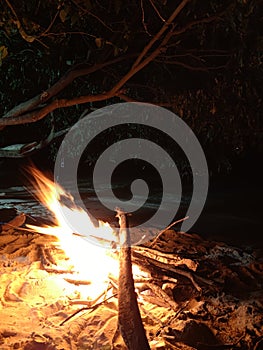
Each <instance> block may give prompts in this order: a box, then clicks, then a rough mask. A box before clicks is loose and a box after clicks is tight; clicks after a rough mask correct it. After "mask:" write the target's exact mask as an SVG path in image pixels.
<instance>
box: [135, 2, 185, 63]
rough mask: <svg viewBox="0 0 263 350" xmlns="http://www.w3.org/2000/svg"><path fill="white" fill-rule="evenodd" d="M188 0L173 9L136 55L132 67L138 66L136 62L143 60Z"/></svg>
mask: <svg viewBox="0 0 263 350" xmlns="http://www.w3.org/2000/svg"><path fill="white" fill-rule="evenodd" d="M188 1H189V0H183V1H182V2H181V3H180V4H179V5H178V6H177V8H176V9H175V10H174V12H173V13H172V15H171V16H170V17H169V19H168V20H167V21H166V22H165V23H164V25H163V26H162V28H161V29H160V30H159V32H158V33H157V34H156V35H155V36H154V37H153V38H152V40H151V41H150V42H149V43H148V45H146V46H145V48H144V49H143V50H142V52H141V54H140V55H139V56H138V58H137V59H136V61H135V62H134V64H133V66H132V69H134V68H135V67H137V66H138V64H139V63H140V62H141V61H142V60H143V58H144V57H145V56H146V54H147V53H148V52H149V50H150V49H151V48H152V47H153V45H154V44H155V43H156V42H157V41H158V40H159V39H160V38H161V37H162V35H163V34H164V33H165V31H166V30H167V28H168V27H169V26H170V25H171V24H172V23H173V21H174V20H175V18H176V17H177V16H178V15H179V13H180V12H181V11H182V9H183V8H184V7H185V6H186V4H187V3H188Z"/></svg>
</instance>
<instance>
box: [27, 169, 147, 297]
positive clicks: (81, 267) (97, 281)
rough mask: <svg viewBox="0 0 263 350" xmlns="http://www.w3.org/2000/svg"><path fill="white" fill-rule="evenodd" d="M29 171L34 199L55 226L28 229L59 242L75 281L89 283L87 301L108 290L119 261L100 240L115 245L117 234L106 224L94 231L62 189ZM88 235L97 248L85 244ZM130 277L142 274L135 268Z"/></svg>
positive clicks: (33, 170) (90, 244)
mask: <svg viewBox="0 0 263 350" xmlns="http://www.w3.org/2000/svg"><path fill="white" fill-rule="evenodd" d="M29 171H30V175H32V176H33V177H32V179H31V180H30V181H31V183H32V185H33V187H34V189H35V193H34V195H35V197H36V198H37V199H38V200H39V201H40V202H41V203H42V204H43V205H44V206H46V207H47V208H48V209H49V210H50V211H51V212H52V213H53V215H54V219H53V222H54V225H44V226H34V225H27V227H28V228H29V229H30V230H33V231H35V232H38V233H42V234H46V235H51V236H55V237H56V238H57V239H58V243H57V245H58V246H59V248H61V249H62V250H63V251H64V252H65V255H66V257H68V258H69V260H70V264H71V265H73V269H74V279H76V280H85V281H87V282H90V284H89V285H85V286H84V287H85V295H86V297H87V298H91V299H94V298H96V297H97V296H99V295H100V294H101V293H103V291H105V290H106V289H107V286H108V275H109V274H111V275H113V276H115V277H116V278H117V277H118V260H117V258H116V257H115V256H114V255H113V252H112V250H111V249H109V248H108V249H106V248H104V247H103V239H101V238H102V237H104V238H106V239H107V241H116V233H115V232H114V230H113V229H112V228H111V227H110V225H109V224H108V223H104V222H102V221H99V227H95V226H94V225H93V223H92V221H91V219H90V218H89V216H88V214H87V213H86V211H84V210H83V209H82V208H79V207H77V206H76V205H75V204H74V199H73V198H72V196H71V195H70V194H69V193H67V192H65V191H64V190H63V188H62V187H60V186H59V185H58V184H55V183H54V182H53V181H51V180H50V179H49V178H47V177H46V176H45V175H43V174H42V173H41V172H40V171H39V170H38V169H36V168H34V167H31V168H30V170H29ZM63 198H64V199H65V198H66V199H67V200H66V202H70V206H67V205H66V204H63V201H62V199H63ZM62 207H63V211H62ZM65 217H66V219H65ZM69 222H70V223H73V224H74V222H77V223H78V226H77V227H80V224H81V227H83V229H81V232H73V230H72V228H71V227H70V225H69V224H68V223H69ZM88 235H89V236H90V237H91V238H92V239H93V238H94V237H99V239H98V243H99V244H100V245H96V244H92V243H91V242H90V240H87V239H86V238H85V237H87V236H88ZM105 242H106V241H105ZM133 273H134V274H139V275H141V274H142V272H141V271H140V269H139V267H138V266H136V265H135V266H134V268H133Z"/></svg>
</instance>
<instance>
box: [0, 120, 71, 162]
mask: <svg viewBox="0 0 263 350" xmlns="http://www.w3.org/2000/svg"><path fill="white" fill-rule="evenodd" d="M68 130H69V128H66V129H64V130H60V131H57V132H54V127H53V128H52V129H51V132H50V133H49V135H48V137H47V138H46V139H44V140H41V141H40V142H30V143H26V144H15V145H10V146H7V147H3V148H0V158H25V157H29V156H31V155H32V154H34V153H36V152H38V151H40V150H41V149H43V148H45V147H46V146H48V145H50V144H51V143H52V142H54V141H55V140H56V139H58V138H59V137H60V136H62V135H64V134H65V133H66V132H68Z"/></svg>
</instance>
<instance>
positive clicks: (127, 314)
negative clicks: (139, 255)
mask: <svg viewBox="0 0 263 350" xmlns="http://www.w3.org/2000/svg"><path fill="white" fill-rule="evenodd" d="M117 217H118V218H119V224H120V256H119V259H120V262H119V264H120V265H119V292H118V303H119V304H118V305H119V306H118V323H119V330H120V332H121V335H122V337H123V340H124V342H125V344H126V346H127V347H128V349H129V350H138V349H140V350H150V346H149V343H148V340H147V337H146V334H145V330H144V327H143V324H142V319H141V314H140V310H139V307H138V303H137V297H136V293H135V289H134V279H133V275H132V262H131V247H130V236H129V229H128V228H127V219H126V215H125V213H124V212H122V211H121V210H117Z"/></svg>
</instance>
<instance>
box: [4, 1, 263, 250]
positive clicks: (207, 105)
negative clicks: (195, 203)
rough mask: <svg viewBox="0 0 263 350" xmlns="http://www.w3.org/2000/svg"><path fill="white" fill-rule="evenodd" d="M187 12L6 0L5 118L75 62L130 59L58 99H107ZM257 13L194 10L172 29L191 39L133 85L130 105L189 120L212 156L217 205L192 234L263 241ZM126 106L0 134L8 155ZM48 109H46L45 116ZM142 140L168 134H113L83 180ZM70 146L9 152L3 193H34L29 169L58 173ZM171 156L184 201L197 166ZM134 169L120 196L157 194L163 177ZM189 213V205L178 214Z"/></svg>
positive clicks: (252, 4)
mask: <svg viewBox="0 0 263 350" xmlns="http://www.w3.org/2000/svg"><path fill="white" fill-rule="evenodd" d="M179 4H180V1H171V2H170V1H165V0H163V1H161V0H152V1H142V2H141V1H129V2H128V3H126V4H125V6H124V4H123V3H122V2H121V1H119V0H114V1H92V0H90V1H80V0H75V1H45V2H41V1H34V0H30V1H18V0H15V1H13V2H12V4H11V5H10V3H9V2H8V1H2V2H1V4H0V98H1V105H0V115H1V116H2V118H3V117H4V115H5V114H6V113H7V112H8V111H10V110H11V109H12V108H13V107H15V106H17V105H19V104H20V103H22V102H25V101H28V100H29V99H30V98H32V97H33V96H36V95H37V94H39V93H42V92H44V91H45V90H46V89H47V88H49V87H50V86H52V85H53V84H55V83H56V82H57V81H58V80H59V78H60V77H62V76H63V75H64V74H65V73H66V72H67V71H68V70H69V69H74V67H75V66H76V65H79V64H83V65H85V67H86V66H92V65H96V64H100V63H103V62H107V61H109V60H111V59H114V58H116V57H122V56H123V57H124V59H123V60H122V61H120V62H119V63H118V64H115V65H111V66H109V67H106V68H104V69H100V70H98V71H96V72H95V73H94V74H89V75H86V76H85V75H84V76H81V77H79V78H77V79H75V80H74V81H73V82H72V83H71V84H70V85H69V86H67V87H65V89H62V91H61V92H60V93H59V94H57V95H56V96H53V98H52V100H54V99H62V98H64V99H68V100H71V99H72V98H74V97H77V96H82V95H96V94H100V93H102V92H105V91H108V90H110V89H111V88H112V87H113V86H114V84H116V83H117V82H118V81H119V80H120V79H121V78H122V77H123V76H124V75H125V74H126V73H127V71H128V70H129V68H130V67H131V65H132V63H133V61H134V59H135V57H137V56H138V55H139V54H140V52H141V51H142V49H143V48H144V47H145V46H146V45H147V43H149V41H150V40H151V39H152V38H153V37H154V35H155V34H156V33H157V32H158V30H159V29H160V28H161V27H162V25H163V23H164V22H163V19H167V18H169V16H170V15H171V13H172V12H173V10H174V9H175V8H176V6H178V5H179ZM260 5H262V2H261V1H256V0H255V1H241V0H240V1H236V0H228V1H221V2H218V1H202V2H200V1H199V2H198V1H190V2H189V4H187V6H186V7H185V8H184V9H183V10H182V11H181V12H180V14H179V15H178V17H177V18H176V20H175V23H174V25H175V26H176V29H178V30H179V32H180V29H184V28H185V30H181V33H179V34H177V35H175V36H174V37H173V38H172V40H171V41H170V42H169V43H168V44H167V45H166V46H165V47H164V48H163V50H162V51H161V53H160V54H159V56H158V57H156V58H155V59H154V60H153V61H152V62H151V63H150V64H149V65H147V66H146V67H144V68H143V69H142V70H140V71H139V72H138V73H137V74H136V75H134V76H133V77H131V79H129V80H128V81H127V83H126V84H125V86H124V88H125V90H124V93H125V95H126V97H128V98H130V99H133V100H136V101H141V102H149V103H154V104H157V105H161V106H164V107H165V108H168V109H170V110H171V111H173V112H174V113H176V114H177V115H178V116H180V117H181V118H182V119H183V120H184V121H185V122H186V123H187V124H188V125H189V126H190V127H191V128H192V130H193V131H194V133H195V134H196V136H197V137H198V139H199V141H200V143H201V145H202V147H203V149H204V152H205V155H206V157H207V162H208V166H209V172H210V189H209V196H208V200H207V204H206V207H205V209H204V212H203V214H202V216H201V218H200V219H199V221H198V222H197V224H196V225H195V227H193V229H192V231H193V232H198V233H199V234H201V235H204V236H206V237H209V238H220V239H224V240H228V241H233V242H235V243H238V244H241V245H242V244H244V245H249V244H254V245H257V244H262V238H261V232H262V227H261V213H262V204H261V203H262V194H263V191H262V170H261V168H262V135H263V133H262V131H263V130H262V86H263V84H262V48H263V39H262V38H263V36H262V23H261V22H262V14H261V12H260ZM208 19H209V20H208ZM18 22H19V23H20V27H19V26H18V25H17V23H18ZM191 23H192V25H189V24H191ZM21 27H22V28H23V31H22V30H21ZM157 45H158V43H156V45H155V46H153V48H152V50H154V48H155V47H156V46H157ZM120 101H125V99H124V100H122V99H121V98H119V97H116V96H115V97H113V98H106V97H105V100H103V101H100V102H90V103H85V104H77V105H73V106H71V107H68V108H60V109H57V110H55V111H53V112H52V113H48V114H47V115H46V116H45V117H44V118H43V119H42V120H39V121H36V122H34V123H26V124H24V123H21V124H19V125H11V126H7V127H5V128H2V130H1V131H0V148H1V149H3V148H4V147H6V146H8V145H13V144H19V143H22V144H23V143H31V142H40V141H41V140H42V139H43V138H45V137H46V136H47V135H48V134H49V132H50V129H51V126H52V124H54V127H55V130H56V131H59V130H63V129H65V128H67V127H69V126H71V125H73V124H74V123H75V122H76V121H77V120H78V119H79V117H80V115H81V113H82V112H83V111H84V110H86V111H87V113H88V112H91V111H93V110H95V109H97V108H100V107H103V106H106V105H108V104H112V103H116V102H120ZM41 108H42V106H37V107H36V111H38V110H39V109H41ZM22 114H23V113H22ZM0 127H1V124H0ZM134 135H135V136H136V137H138V136H140V137H146V138H147V137H148V138H149V139H151V138H152V139H154V141H156V142H158V143H159V144H163V143H167V140H165V139H164V138H163V137H162V136H160V135H157V136H155V135H154V136H153V135H151V134H149V131H147V130H146V129H144V128H141V127H138V128H135V129H133V130H130V129H129V131H128V132H127V130H126V131H124V130H121V129H116V130H109V131H108V133H107V134H106V135H104V137H103V138H102V139H101V140H97V142H94V144H93V145H92V146H91V147H90V148H89V149H88V150H87V151H86V152H85V154H84V155H83V157H82V162H81V166H80V171H79V176H80V178H83V177H87V179H86V180H87V181H89V180H90V179H89V171H90V170H91V169H92V165H93V164H94V162H95V161H96V157H97V155H98V154H99V153H100V151H101V148H105V147H107V145H110V144H111V143H113V142H114V141H117V140H120V139H122V138H126V137H133V136H134ZM61 140H62V137H59V138H56V139H54V140H53V142H52V143H51V144H49V145H47V146H46V147H45V148H43V149H41V150H40V151H38V152H37V153H35V154H32V155H30V157H25V158H21V159H19V158H10V157H8V156H6V155H5V154H4V153H3V152H2V153H0V154H1V159H0V181H1V186H0V187H1V191H3V192H4V189H6V188H8V187H10V186H15V185H18V184H20V185H21V184H23V185H24V184H26V179H25V177H23V176H22V175H21V170H22V169H23V168H24V167H25V166H26V165H28V164H29V161H33V163H34V164H36V165H37V166H38V167H39V168H41V169H42V170H48V169H49V170H51V171H52V170H53V167H54V161H55V158H56V153H57V150H58V147H59V145H60V143H61ZM166 148H167V149H168V151H169V153H170V154H171V155H172V156H173V157H174V158H175V159H176V161H177V165H178V168H179V169H180V174H181V176H182V179H183V183H184V186H185V196H187V194H188V192H189V191H190V189H191V169H190V168H189V164H188V163H187V161H186V160H185V158H184V156H183V155H182V154H180V152H179V151H178V150H177V148H176V145H173V144H171V145H169V143H168V144H166ZM126 167H127V168H126V170H125V169H124V168H120V169H119V172H118V171H117V173H116V174H115V177H114V181H115V182H116V184H119V185H120V186H119V187H120V189H119V192H120V193H119V194H120V196H124V197H125V196H127V195H129V186H128V184H129V182H130V181H131V180H132V179H134V178H136V177H137V176H140V177H144V178H145V179H147V181H149V182H150V183H151V184H152V186H153V188H155V189H156V188H158V186H159V183H158V176H154V177H153V172H152V169H151V168H150V167H147V166H146V165H145V164H140V163H136V164H135V165H134V164H131V163H127V164H126ZM127 169H128V170H127ZM134 169H136V171H135V170H134ZM127 173H128V174H129V176H127ZM121 184H122V185H121ZM117 187H118V186H117ZM84 192H85V191H84ZM102 210H103V209H102ZM183 212H184V208H181V212H180V213H178V216H181V215H183ZM144 215H148V214H147V212H145V211H142V213H140V216H144ZM138 220H139V219H138Z"/></svg>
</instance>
